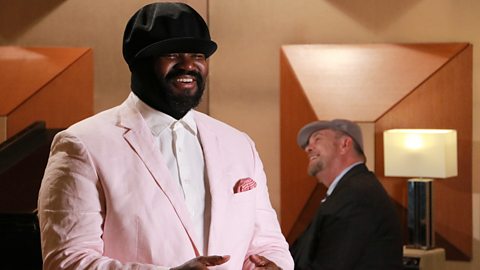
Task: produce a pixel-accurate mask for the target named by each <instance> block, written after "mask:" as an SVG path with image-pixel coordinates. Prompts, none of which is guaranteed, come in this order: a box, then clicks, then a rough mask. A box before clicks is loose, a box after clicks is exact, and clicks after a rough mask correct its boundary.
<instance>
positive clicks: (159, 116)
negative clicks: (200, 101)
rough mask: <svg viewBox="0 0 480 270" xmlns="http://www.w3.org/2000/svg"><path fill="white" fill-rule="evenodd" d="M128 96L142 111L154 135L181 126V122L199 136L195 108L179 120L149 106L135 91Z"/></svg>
mask: <svg viewBox="0 0 480 270" xmlns="http://www.w3.org/2000/svg"><path fill="white" fill-rule="evenodd" d="M128 98H129V99H130V100H132V101H133V102H132V103H133V104H134V106H135V108H136V109H137V110H138V112H140V114H141V115H142V117H143V119H144V120H145V122H146V123H147V126H148V128H149V129H150V131H151V132H152V134H153V135H154V136H159V135H160V134H162V132H164V131H165V130H167V129H169V128H172V129H174V128H176V127H178V126H179V125H178V124H181V125H182V126H183V127H184V128H185V129H186V130H188V131H189V132H190V133H191V134H192V135H194V136H197V124H196V123H195V119H194V117H193V110H190V111H188V113H187V114H185V116H183V117H182V118H180V119H179V120H177V119H175V118H173V117H171V116H170V115H168V114H166V113H163V112H161V111H157V110H155V109H154V108H152V107H150V106H148V105H147V104H146V103H145V102H143V101H142V100H141V99H140V98H138V96H137V95H135V93H133V92H130V95H129V96H128Z"/></svg>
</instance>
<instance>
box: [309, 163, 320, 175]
mask: <svg viewBox="0 0 480 270" xmlns="http://www.w3.org/2000/svg"><path fill="white" fill-rule="evenodd" d="M322 170H323V163H322V162H319V161H317V162H315V163H313V164H312V165H310V166H308V175H310V176H316V175H317V173H319V172H321V171H322Z"/></svg>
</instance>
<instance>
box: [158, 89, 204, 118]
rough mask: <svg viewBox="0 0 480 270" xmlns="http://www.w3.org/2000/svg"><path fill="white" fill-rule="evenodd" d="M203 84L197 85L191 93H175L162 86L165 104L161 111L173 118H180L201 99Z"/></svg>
mask: <svg viewBox="0 0 480 270" xmlns="http://www.w3.org/2000/svg"><path fill="white" fill-rule="evenodd" d="M204 89H205V86H204V85H198V89H197V91H195V93H194V94H193V95H188V94H183V95H182V94H180V95H179V94H175V93H174V92H173V91H172V90H171V89H169V88H164V90H163V91H162V92H164V93H165V101H166V104H165V106H162V107H163V108H162V109H161V111H163V112H164V113H166V114H168V115H170V116H172V117H173V118H175V119H180V118H182V117H183V116H184V115H185V114H187V113H188V111H190V110H191V109H193V108H196V107H197V106H198V104H200V101H201V100H202V95H203V91H204Z"/></svg>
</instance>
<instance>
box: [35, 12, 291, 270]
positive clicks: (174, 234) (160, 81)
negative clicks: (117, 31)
mask: <svg viewBox="0 0 480 270" xmlns="http://www.w3.org/2000/svg"><path fill="white" fill-rule="evenodd" d="M216 48H217V45H216V43H215V42H213V41H212V40H211V38H210V34H209V31H208V28H207V25H206V24H205V22H204V21H203V19H202V18H201V16H200V15H199V14H198V13H197V12H195V10H193V9H192V8H191V7H189V6H188V5H186V4H181V3H154V4H150V5H147V6H145V7H143V8H141V9H140V10H138V11H137V12H136V13H135V14H134V15H133V17H132V18H131V19H130V20H129V22H128V23H127V26H126V29H125V33H124V42H123V55H124V58H125V60H126V62H127V64H128V66H129V68H130V70H131V72H132V80H131V88H132V92H131V93H130V95H129V97H128V98H127V99H126V101H125V102H124V103H123V104H121V105H119V106H117V107H115V108H112V109H109V110H107V111H104V112H101V113H99V114H97V115H95V116H93V117H90V118H88V119H85V120H83V121H81V122H79V123H77V124H74V125H73V126H71V127H69V128H68V129H66V130H65V131H63V132H60V133H59V134H58V135H57V136H56V137H55V139H54V142H53V144H52V148H51V153H50V158H49V162H48V165H47V168H46V170H45V175H44V179H43V182H42V186H41V189H40V193H39V201H38V211H39V212H38V215H39V220H40V227H41V240H42V253H43V260H44V269H46V270H48V269H176V270H179V269H207V268H208V269H233V270H238V269H284V270H286V269H293V260H292V258H291V256H290V253H289V251H288V244H287V243H286V241H285V239H284V237H283V235H282V234H281V231H280V227H279V224H278V220H277V216H276V214H275V211H274V210H273V208H272V206H271V204H270V200H269V196H268V190H267V185H266V177H265V173H264V171H263V166H262V162H261V161H260V158H259V156H258V153H257V151H256V149H255V146H254V143H253V142H252V141H251V139H250V138H249V137H248V136H247V135H246V134H245V133H242V132H240V131H238V130H236V129H234V128H232V127H230V126H228V125H226V124H224V123H222V122H219V121H217V120H215V119H213V118H211V117H209V116H207V115H205V114H202V113H199V112H197V111H194V110H192V108H194V107H196V106H197V105H198V103H199V101H200V98H201V96H202V93H203V90H204V86H205V79H206V76H207V74H208V63H207V58H208V57H209V56H210V55H212V54H213V53H214V52H215V50H216Z"/></svg>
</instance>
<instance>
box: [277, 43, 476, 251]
mask: <svg viewBox="0 0 480 270" xmlns="http://www.w3.org/2000/svg"><path fill="white" fill-rule="evenodd" d="M292 46H293V45H289V46H287V47H289V49H288V50H287V52H285V51H283V49H282V53H281V57H280V60H281V61H280V66H281V70H280V72H281V81H280V86H281V100H280V101H281V106H280V107H281V132H280V134H281V225H282V230H283V231H284V233H285V235H287V240H289V242H290V243H292V241H294V240H295V239H296V237H297V236H298V234H299V233H301V231H303V227H305V226H306V225H307V224H308V223H309V221H310V220H311V218H312V216H313V215H314V212H315V210H316V208H317V206H318V202H319V200H320V199H321V197H322V195H323V193H324V192H325V189H324V188H323V187H321V186H319V185H316V184H315V183H314V182H315V180H314V179H313V178H312V179H310V178H309V177H308V176H307V173H306V168H307V160H306V158H305V155H304V153H303V152H302V151H301V150H300V149H299V148H298V147H297V146H296V134H297V132H298V130H299V129H300V128H301V127H302V126H303V125H304V124H306V123H308V122H310V121H314V120H317V119H331V118H349V119H351V120H353V121H357V122H364V123H373V124H374V126H375V135H374V136H375V138H374V141H375V143H374V144H375V149H374V150H373V151H374V152H375V173H376V174H377V175H378V176H379V178H380V180H381V182H382V184H383V185H384V186H385V188H386V189H387V191H388V193H389V195H390V196H391V197H392V198H393V199H394V201H395V202H396V204H397V207H398V210H399V215H401V220H402V222H403V225H404V227H406V226H405V225H406V219H405V213H406V210H405V206H406V205H407V202H406V201H407V191H406V179H402V178H388V179H387V178H385V177H384V176H383V134H382V132H383V130H385V129H389V128H402V127H408V128H454V129H457V131H458V138H459V146H458V149H459V154H458V156H459V167H458V168H459V175H458V177H455V178H452V179H445V180H438V181H436V182H435V187H434V188H435V198H434V199H435V208H436V209H435V213H436V216H435V225H436V228H437V229H436V232H437V234H436V235H437V244H438V246H440V247H443V248H445V249H446V255H447V259H450V260H469V259H470V258H471V255H472V46H471V45H470V44H467V43H445V44H441V43H440V44H407V45H402V44H398V45H392V44H385V45H382V44H375V45H366V46H365V45H360V48H361V50H358V49H357V48H355V45H347V46H344V45H338V46H335V45H328V46H327V49H328V50H332V49H334V50H338V52H339V55H342V54H343V55H345V54H351V53H352V52H355V53H360V54H361V53H362V50H364V49H365V48H370V49H372V50H379V52H378V53H371V51H370V53H369V54H368V56H366V55H363V56H362V55H358V54H355V55H356V57H355V58H354V59H352V61H354V64H355V65H357V66H356V68H354V69H353V68H352V65H349V64H348V58H342V61H346V62H345V63H344V66H345V69H344V71H342V67H341V66H338V65H336V66H335V67H334V68H332V69H329V68H328V66H327V67H324V66H322V67H321V68H320V69H316V67H317V66H318V65H321V64H323V65H328V64H329V63H335V61H334V60H335V59H334V58H332V57H330V56H328V54H329V51H328V50H327V51H321V50H322V49H324V47H323V45H319V46H318V48H316V47H315V46H313V47H312V46H306V47H305V46H303V45H299V47H300V50H297V49H298V48H293V49H292ZM332 46H333V48H332ZM293 47H294V46H293ZM303 48H306V50H305V51H303V52H302V49H303ZM315 48H316V49H318V50H320V52H316V53H315V54H314V55H316V56H321V59H323V58H326V59H327V58H329V57H330V58H331V61H330V62H322V61H320V62H321V63H317V62H315V61H312V60H311V59H309V53H310V52H311V51H312V50H313V49H315ZM344 50H345V53H343V51H344ZM410 51H411V54H410ZM290 52H293V53H292V54H290ZM338 52H337V53H338ZM392 53H393V54H396V55H394V56H392V55H390V54H392ZM397 53H398V54H397ZM292 55H293V57H299V59H297V58H295V61H294V62H292V60H291V59H290V58H292ZM384 56H385V57H386V58H385V59H396V60H395V61H397V62H398V65H399V66H395V61H394V62H393V63H392V61H383V60H382V59H383V58H384ZM372 57H373V58H372ZM358 58H361V59H364V60H365V61H363V62H362V63H363V64H364V65H365V67H364V68H363V67H362V65H361V64H359V62H358V61H357V60H358ZM346 59H347V60H346ZM317 60H318V59H317ZM383 62H386V63H388V65H389V68H387V69H385V68H383V66H382V63H383ZM372 67H374V68H372ZM297 68H298V69H297ZM365 70H369V73H365ZM357 71H358V72H359V73H358V74H357V73H356V72H357ZM427 71H430V72H427ZM332 72H333V73H332ZM370 73H374V74H375V76H376V78H378V79H380V80H381V83H377V82H376V81H375V80H368V79H367V80H365V78H361V76H360V75H359V74H366V76H370V75H369V74H370ZM332 74H334V75H335V76H336V77H335V79H334V80H333V83H328V81H327V82H325V81H326V79H327V78H328V75H332ZM419 74H423V75H422V76H423V77H422V76H420V77H419V76H418V75H419ZM321 76H325V77H321ZM342 76H343V77H342ZM359 76H360V77H359ZM351 77H352V78H355V80H357V81H358V82H359V83H360V84H359V85H356V84H352V83H351V82H349V78H351ZM319 78H324V79H319ZM405 80H407V81H408V82H404V81H405ZM409 80H410V81H409ZM306 82H308V83H306ZM315 82H316V83H318V85H319V86H318V87H315ZM343 82H346V83H343ZM362 82H368V83H362ZM396 82H402V84H401V85H403V86H409V85H410V86H409V87H410V88H408V87H400V88H396V90H395V91H385V90H386V89H390V90H391V88H390V87H389V86H388V84H389V83H390V84H395V83H396ZM325 83H327V86H328V87H325V85H324V84H325ZM337 84H338V85H337ZM307 86H308V87H307ZM337 86H338V87H337ZM397 86H398V85H397ZM385 87H386V88H385ZM364 90H365V91H366V93H367V94H368V95H371V97H370V100H371V102H360V101H359V102H360V104H358V103H356V101H355V100H356V99H355V97H356V96H358V95H362V94H363V91H364ZM399 92H401V93H403V95H400V96H398V95H397V97H396V98H393V99H391V104H390V105H389V106H386V108H387V109H386V110H385V109H383V110H380V112H381V113H380V114H378V115H372V114H371V112H372V111H374V110H377V109H378V108H373V109H372V108H370V107H372V106H373V107H375V106H383V107H385V106H384V105H385V103H384V102H383V103H379V102H377V100H376V99H375V96H374V95H373V96H372V93H378V95H382V96H383V98H384V99H385V98H387V99H388V97H385V95H391V94H395V95H396V94H398V93H399ZM347 93H348V96H349V98H348V99H345V95H346V94H347ZM312 98H315V99H316V103H314V102H312V100H309V99H312ZM318 100H321V102H323V103H325V102H327V103H331V104H337V106H320V105H319V106H315V108H313V107H312V104H318ZM346 101H347V102H346ZM349 102H350V103H349ZM352 102H353V103H352ZM346 104H348V105H346ZM359 108H365V109H364V110H358V109H359ZM352 109H354V110H357V111H356V113H354V114H352ZM348 116H350V117H348Z"/></svg>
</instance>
